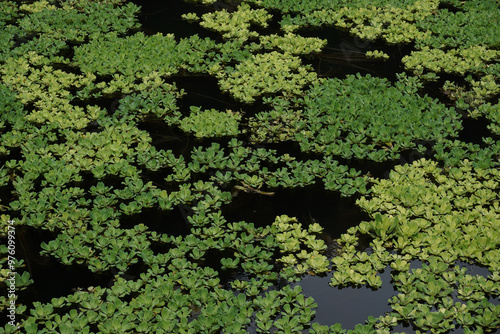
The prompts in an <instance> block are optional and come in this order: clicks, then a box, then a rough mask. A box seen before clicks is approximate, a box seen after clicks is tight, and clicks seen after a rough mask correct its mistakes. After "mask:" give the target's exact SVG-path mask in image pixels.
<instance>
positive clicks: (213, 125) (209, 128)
mask: <svg viewBox="0 0 500 334" xmlns="http://www.w3.org/2000/svg"><path fill="white" fill-rule="evenodd" d="M240 120H241V115H240V114H239V113H235V112H232V111H231V110H226V111H225V112H223V111H217V110H215V109H210V110H203V111H201V108H197V107H193V106H192V107H191V114H190V115H189V116H187V117H184V118H183V119H182V120H181V121H180V125H179V127H180V128H181V129H182V131H184V132H193V133H194V134H195V136H196V137H198V138H202V137H219V136H237V135H238V134H239V133H240V131H239V129H238V125H239V122H240Z"/></svg>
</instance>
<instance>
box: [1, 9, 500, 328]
mask: <svg viewBox="0 0 500 334" xmlns="http://www.w3.org/2000/svg"><path fill="white" fill-rule="evenodd" d="M189 2H191V3H198V4H197V5H196V6H193V8H199V6H201V7H202V8H203V9H204V14H197V13H185V14H184V15H183V18H184V19H185V20H186V21H188V22H190V23H191V24H193V25H196V26H199V27H200V29H208V30H210V31H211V32H212V33H215V34H219V35H220V36H219V38H217V39H213V38H201V37H199V36H198V35H192V36H189V37H187V38H180V39H179V38H177V37H176V36H175V35H174V34H162V33H156V34H150V33H147V32H146V31H142V30H141V25H140V23H139V21H138V17H139V14H140V8H139V7H138V6H137V5H135V4H133V3H132V2H127V1H124V0H87V1H79V0H78V1H77V0H39V1H2V2H0V160H1V162H2V163H1V166H0V194H1V196H0V200H1V202H0V211H1V212H0V213H1V216H0V238H1V239H2V245H1V246H0V288H1V290H2V292H3V291H5V290H6V287H7V279H9V278H11V277H10V276H11V272H15V273H16V276H15V288H16V289H17V290H16V291H17V295H16V297H15V298H14V299H13V298H12V297H7V295H6V294H3V293H2V294H1V295H0V312H3V313H2V315H3V314H5V313H6V312H7V308H8V307H9V306H10V305H12V304H14V305H15V312H16V314H15V319H16V321H15V323H14V326H13V325H12V324H7V325H5V326H4V327H2V328H0V333H220V332H223V333H247V332H257V333H302V332H309V333H339V334H340V333H350V334H357V333H359V334H361V333H391V332H394V328H395V327H396V326H400V327H402V326H412V327H413V328H414V329H415V330H416V331H418V332H428V331H430V332H432V333H444V332H447V331H452V330H454V329H457V328H460V329H461V330H463V332H464V333H472V332H477V333H483V332H493V331H495V330H497V329H498V328H499V327H500V320H499V319H500V305H498V304H499V303H498V299H499V296H500V266H499V263H500V262H499V259H500V235H499V233H500V232H499V228H500V225H499V224H500V223H499V222H500V195H499V193H500V170H499V167H500V161H499V159H500V137H499V136H500V110H499V104H498V96H499V94H500V86H499V83H500V67H499V66H500V65H499V64H500V63H499V59H500V51H499V46H500V31H499V27H500V24H498V23H499V22H498V20H499V18H500V8H499V5H498V1H493V0H491V1H490V0H484V1H466V2H461V1H455V0H451V1H439V0H415V1H414V0H408V1H395V0H379V1H375V2H374V1H368V0H342V1H330V0H317V1H311V0H293V1H291V0H286V1H283V0H279V1H278V0H258V1H257V0H244V1H240V2H238V4H237V5H235V6H234V9H233V10H227V9H222V10H215V9H213V8H212V7H210V5H211V4H213V3H214V2H215V1H213V0H200V1H195V0H191V1H189ZM197 6H198V7H197ZM209 9H211V10H209ZM277 13H280V15H277ZM276 17H279V20H278V21H279V22H276V21H277V20H276ZM271 26H273V27H274V26H278V28H270V27H271ZM320 27H330V28H332V29H334V28H335V29H343V30H344V31H346V32H348V33H350V34H352V35H355V36H357V37H359V38H362V39H367V40H379V41H382V42H383V43H385V45H387V46H388V47H389V46H391V45H403V44H406V45H407V46H411V52H410V53H408V54H407V55H406V56H404V57H401V58H402V59H400V60H401V64H402V67H401V71H400V72H401V73H398V74H397V76H396V77H397V79H396V80H394V81H392V82H391V81H390V80H388V79H385V78H380V77H376V76H373V75H361V74H359V73H358V74H356V75H347V76H346V77H343V78H336V77H326V78H325V77H322V76H321V75H318V73H317V72H316V71H315V69H314V67H313V66H312V65H310V64H309V63H308V59H311V58H310V57H314V56H315V55H317V54H319V53H321V52H322V50H323V48H324V47H325V46H326V45H327V40H325V39H321V38H318V37H310V36H309V37H306V36H302V35H301V33H302V32H304V31H306V30H308V29H312V28H320ZM311 32H314V30H310V31H308V35H310V34H311ZM386 51H388V50H368V51H367V52H366V56H367V57H368V58H370V57H372V58H375V60H374V62H377V61H378V60H377V59H379V58H382V59H389V60H390V59H391V58H393V57H394V56H393V54H392V53H390V52H386ZM202 76H203V77H211V78H213V79H214V80H215V81H216V82H217V85H218V87H219V89H220V90H221V92H222V93H223V94H225V98H227V100H228V101H230V103H228V104H232V106H231V108H226V109H224V110H219V109H217V108H210V107H209V108H207V107H205V106H200V105H193V104H192V103H190V101H189V100H188V99H186V96H187V95H188V94H189V92H186V91H185V90H184V89H183V88H181V87H182V85H181V84H178V83H177V82H176V80H177V81H178V79H179V78H181V77H182V78H184V77H188V78H191V79H193V80H197V78H199V77H202ZM436 85H437V86H436ZM429 87H438V88H437V90H439V92H440V93H442V94H443V96H445V97H443V98H441V99H440V100H438V99H436V98H435V97H430V96H429V95H427V94H425V93H424V91H425V89H426V88H429ZM255 105H256V106H257V108H255V109H257V111H255V109H252V108H251V107H252V106H255ZM468 118H481V119H485V121H486V122H487V123H488V124H487V130H488V132H486V131H485V133H484V136H483V137H482V139H481V142H480V143H473V142H470V141H466V140H463V139H461V137H460V133H461V131H463V129H464V125H463V121H464V120H465V119H468ZM153 123H154V124H157V125H158V124H159V125H160V127H161V128H162V131H163V132H165V133H167V132H168V131H171V130H172V129H175V131H178V132H180V133H183V134H184V135H185V137H186V138H188V139H189V141H190V143H189V145H187V144H186V146H185V147H184V149H183V150H177V149H174V148H173V147H172V148H170V147H165V146H168V145H158V142H157V141H156V140H155V139H154V138H153V136H152V134H151V133H150V132H149V128H148V126H149V125H150V124H153ZM408 152H411V153H414V154H417V155H420V156H422V155H425V156H426V158H425V159H420V160H417V161H414V162H413V163H411V164H407V165H397V166H396V167H394V168H393V169H392V170H391V171H390V173H388V176H387V178H378V177H374V176H372V175H371V174H370V173H368V171H367V170H366V169H363V168H361V167H363V166H372V167H373V166H378V164H380V163H384V162H392V163H394V164H396V161H397V160H398V159H401V158H402V156H403V155H405V154H408ZM360 166H361V167H360ZM314 184H318V185H320V186H321V187H323V188H324V189H325V193H327V192H335V193H338V194H340V195H341V196H344V197H352V198H353V199H355V200H356V204H357V205H358V206H359V208H361V209H362V210H363V211H364V212H366V213H367V215H369V220H368V221H364V222H361V223H360V224H359V225H357V226H354V227H352V228H350V229H348V230H347V231H346V233H344V234H342V235H341V236H340V238H339V239H338V240H336V241H334V243H335V244H336V246H338V247H340V248H338V247H337V248H338V249H337V250H336V251H335V252H334V254H331V251H329V250H328V248H329V245H328V242H327V238H326V237H325V232H324V228H325V226H322V225H320V224H318V223H316V222H311V223H307V222H305V221H298V219H297V218H294V217H289V216H287V215H285V214H279V215H277V216H276V217H275V218H274V219H272V220H270V221H230V220H229V219H227V218H226V217H224V214H223V210H224V208H226V207H227V206H229V205H231V204H232V203H233V202H234V199H235V197H236V196H238V193H241V192H245V193H247V194H249V196H251V197H255V198H266V197H267V196H279V193H280V192H283V191H288V190H291V189H297V188H304V187H308V186H311V185H314ZM177 211H181V212H183V213H184V216H183V218H184V221H181V222H179V219H177V218H176V217H175V213H176V212H177ZM151 215H152V216H155V217H161V218H159V219H160V220H161V222H160V224H159V225H160V226H158V224H156V223H155V224H153V223H152V222H151V221H150V220H149V219H148V218H147V217H151ZM12 221H13V222H14V223H13V224H14V226H15V228H16V229H18V230H19V229H21V228H29V229H32V230H35V231H43V232H44V233H47V234H46V235H50V238H49V239H48V240H46V241H43V242H41V243H40V244H39V245H24V247H33V248H38V247H40V248H41V251H40V253H41V255H43V256H44V257H45V258H51V259H52V260H54V261H57V262H59V263H60V264H61V265H63V266H66V267H67V268H69V269H71V268H75V267H76V266H78V267H79V268H82V267H83V268H85V270H87V271H88V272H90V273H92V274H94V275H96V276H98V275H112V276H113V279H112V281H111V282H110V283H109V284H108V286H105V285H99V284H94V285H95V286H94V285H92V286H85V287H78V289H76V291H72V292H68V293H67V294H65V295H58V296H53V298H51V299H50V300H35V301H30V302H27V301H26V300H25V298H28V297H29V296H30V293H32V292H33V287H34V286H36V283H37V282H36V281H35V280H34V278H33V277H32V275H31V274H30V268H29V267H28V266H26V264H25V263H26V261H25V260H28V259H23V258H21V256H20V254H21V253H19V252H18V253H17V258H16V261H14V263H12V260H11V258H10V257H9V248H8V247H7V246H6V245H4V243H3V241H4V240H7V239H8V235H9V229H10V227H9V224H11V223H10V222H12ZM182 229H184V230H185V231H186V232H185V233H180V234H179V233H175V232H174V231H176V230H177V231H178V230H182ZM18 239H19V238H18ZM362 240H364V241H363V242H361V241H362ZM363 243H365V244H366V245H367V247H362V244H363ZM9 261H10V262H9ZM464 263H468V264H470V265H479V266H482V267H484V268H486V269H487V270H488V273H489V274H488V275H487V276H481V275H476V276H472V275H470V274H468V273H467V272H466V268H465V267H464ZM383 270H390V271H391V276H392V283H393V285H394V287H395V289H397V294H396V295H395V296H394V297H393V298H391V299H390V300H389V301H388V303H389V304H390V306H391V311H390V312H387V313H386V314H383V315H381V316H379V317H370V318H368V319H367V320H366V322H365V323H363V324H359V325H357V326H356V327H355V328H353V329H349V330H348V329H345V328H342V325H341V324H328V326H327V325H326V324H320V323H318V322H316V321H315V318H314V317H315V312H316V311H315V308H317V306H318V305H317V304H316V302H315V301H314V300H313V298H312V297H307V296H305V295H304V294H303V293H302V289H301V287H300V286H296V287H295V288H291V283H292V282H300V280H301V279H302V278H303V277H304V276H305V275H324V276H326V275H328V277H330V278H331V281H330V282H331V283H330V285H331V287H327V288H332V289H333V288H336V287H343V286H360V285H366V286H369V287H371V288H373V289H377V288H380V287H381V286H382V285H383V284H390V282H382V279H381V277H380V275H379V274H380V272H381V271H383ZM50 274H51V273H47V275H50ZM94 277H95V276H94ZM9 284H10V283H9ZM90 284H93V283H92V282H90V283H89V285H90Z"/></svg>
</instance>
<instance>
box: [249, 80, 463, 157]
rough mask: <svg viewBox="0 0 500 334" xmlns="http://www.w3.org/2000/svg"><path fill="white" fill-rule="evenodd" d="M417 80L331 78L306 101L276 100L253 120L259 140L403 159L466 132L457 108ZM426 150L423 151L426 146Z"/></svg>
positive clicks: (346, 154) (308, 149) (345, 154)
mask: <svg viewBox="0 0 500 334" xmlns="http://www.w3.org/2000/svg"><path fill="white" fill-rule="evenodd" d="M418 88H419V84H418V81H416V80H414V78H408V77H406V76H401V77H400V81H398V82H397V83H396V84H395V85H394V86H393V85H391V84H390V83H389V82H388V81H387V80H385V79H380V78H376V77H371V76H369V75H368V76H364V77H362V76H360V75H357V76H353V75H350V76H348V77H347V78H346V79H343V80H340V79H327V80H322V81H320V82H318V83H316V84H314V85H313V86H312V87H311V88H310V89H309V90H308V91H306V94H305V95H304V96H303V97H299V98H295V99H290V100H286V99H279V100H278V99H274V100H272V101H271V100H270V104H271V105H273V106H274V109H272V110H271V111H265V112H261V113H259V114H258V115H256V117H255V119H254V120H253V121H252V123H251V125H252V128H253V129H252V134H253V138H254V140H255V141H257V142H261V141H263V140H267V141H285V140H295V141H297V142H298V143H299V144H300V146H301V149H302V150H303V151H304V152H316V153H321V154H324V155H326V156H341V157H343V158H352V157H354V158H358V159H363V158H368V159H371V160H374V161H383V160H387V159H397V158H399V153H400V152H401V151H404V150H407V149H411V148H417V143H418V141H423V140H435V141H437V142H440V141H442V140H443V139H445V138H447V137H455V136H457V134H458V130H459V129H460V128H461V125H460V122H459V121H458V119H459V115H458V114H457V113H456V111H455V110H454V109H453V108H446V107H445V106H444V105H443V104H440V103H438V102H437V101H436V100H433V99H431V98H430V97H428V96H424V97H420V96H418V95H417V94H416V93H417V91H418ZM422 149H423V148H422Z"/></svg>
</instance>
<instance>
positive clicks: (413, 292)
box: [332, 159, 500, 333]
mask: <svg viewBox="0 0 500 334" xmlns="http://www.w3.org/2000/svg"><path fill="white" fill-rule="evenodd" d="M499 182H500V172H499V171H498V169H479V168H474V167H472V165H471V164H470V163H469V162H468V161H464V162H463V165H462V166H461V167H452V168H447V169H442V168H440V167H439V166H438V164H437V163H436V162H432V161H429V160H425V159H422V160H419V161H416V162H414V163H413V164H411V165H405V166H398V167H396V168H395V169H394V170H393V171H391V173H390V175H389V179H380V180H375V185H374V186H373V188H372V191H373V193H372V196H371V198H369V199H367V198H364V197H363V198H361V199H359V200H358V202H357V203H358V205H359V206H361V207H362V208H363V209H364V210H365V211H367V212H368V213H369V214H370V216H371V217H372V218H374V219H373V220H372V221H369V222H363V223H361V224H360V225H359V226H358V227H355V228H352V229H351V230H349V231H348V233H346V234H344V235H342V237H341V239H340V241H341V242H342V243H343V245H344V247H343V252H342V254H341V255H340V256H338V257H336V258H334V259H333V260H332V262H333V263H334V265H335V267H336V268H337V271H335V272H334V276H333V278H332V284H333V285H342V284H346V283H353V282H356V281H358V284H361V283H365V282H366V283H367V284H369V285H372V286H374V285H375V286H376V284H373V283H371V282H370V279H371V278H373V275H374V274H375V273H376V271H379V270H382V269H384V268H385V267H386V266H387V265H390V267H391V269H392V270H393V272H392V276H393V279H394V281H395V286H396V287H397V289H398V290H399V292H400V294H399V295H397V296H395V297H394V298H392V299H391V304H392V308H393V310H394V311H393V312H392V313H391V315H390V316H392V317H394V318H396V319H397V321H398V322H407V321H409V322H410V323H412V324H413V325H415V326H416V327H418V328H421V329H423V330H431V331H432V332H434V333H443V332H446V331H449V330H451V329H453V328H455V325H456V324H458V325H460V326H462V327H463V328H464V330H474V329H477V328H481V329H483V330H485V331H491V330H494V329H495V328H496V327H497V326H498V324H499V322H498V319H499V318H498V315H499V314H500V313H499V312H500V307H498V306H495V305H494V304H492V303H491V302H490V301H489V300H488V298H489V297H493V298H498V296H499V295H500V291H499V289H498V282H499V280H500V266H499V264H498V261H497V259H498V256H499V255H500V253H499V252H500V251H499V241H498V240H499V239H498V237H499V235H498V234H499V232H498V231H499V230H498V227H499V226H498V222H500V216H499V215H500V207H499V205H498V204H499V195H498V194H499V192H498V190H499V184H500V183H499ZM362 235H369V236H370V237H371V238H372V241H371V242H370V247H371V254H368V253H366V252H364V251H359V250H357V249H356V247H355V246H357V244H358V240H359V238H360V236H362ZM355 259H358V260H359V261H356V260H355ZM414 260H419V261H420V262H421V263H422V268H420V269H414V270H412V271H410V270H409V269H410V262H411V261H414ZM459 260H460V261H465V262H468V263H471V264H476V265H480V266H484V267H486V268H488V269H489V271H490V273H491V274H490V275H488V276H487V277H484V276H472V275H470V274H466V268H463V267H460V266H459V265H455V266H454V264H455V263H456V262H457V261H459ZM346 263H347V267H343V266H344V265H345V264H346ZM342 269H344V270H342ZM454 292H455V293H457V294H458V298H459V299H460V301H459V302H454V300H453V296H452V293H454ZM435 310H437V311H435ZM455 321H456V323H455ZM379 325H380V326H382V324H381V323H380V324H379Z"/></svg>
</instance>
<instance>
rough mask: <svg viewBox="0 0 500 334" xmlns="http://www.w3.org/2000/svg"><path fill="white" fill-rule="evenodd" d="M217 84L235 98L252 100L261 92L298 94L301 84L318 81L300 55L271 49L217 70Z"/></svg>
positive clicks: (247, 101) (287, 94)
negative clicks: (219, 71)
mask: <svg viewBox="0 0 500 334" xmlns="http://www.w3.org/2000/svg"><path fill="white" fill-rule="evenodd" d="M217 78H218V79H219V86H220V88H221V89H222V90H224V91H228V92H230V93H231V94H232V95H233V96H234V97H235V98H236V99H238V100H240V101H243V102H246V103H251V102H254V101H255V98H256V97H258V96H261V95H267V94H276V93H281V94H282V95H284V96H293V95H300V94H301V92H302V88H303V87H304V86H306V85H309V84H311V83H313V82H315V81H317V75H316V73H315V72H313V71H312V68H311V67H310V66H307V65H303V64H302V61H301V60H300V58H298V57H296V56H292V55H289V54H286V53H285V54H283V53H278V52H276V51H272V52H270V53H264V54H256V55H253V56H252V57H251V58H249V59H247V60H244V61H242V62H240V63H239V64H237V65H236V66H234V67H232V66H227V67H226V68H225V69H224V71H223V72H222V73H218V74H217Z"/></svg>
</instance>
